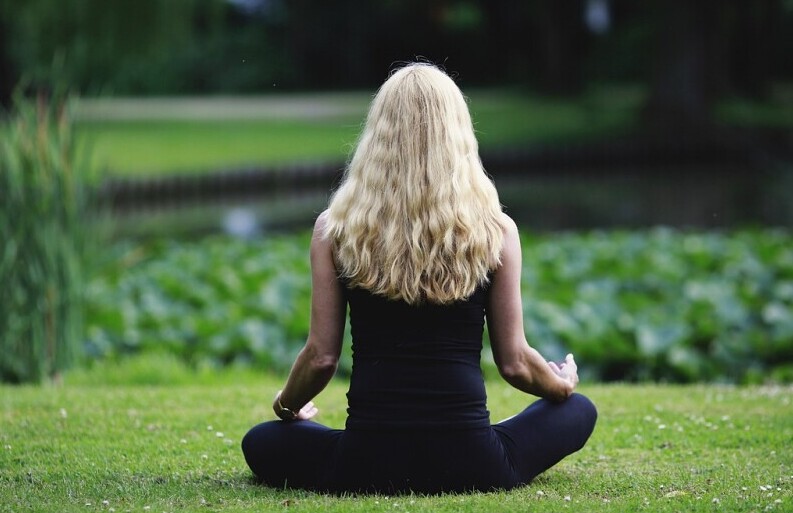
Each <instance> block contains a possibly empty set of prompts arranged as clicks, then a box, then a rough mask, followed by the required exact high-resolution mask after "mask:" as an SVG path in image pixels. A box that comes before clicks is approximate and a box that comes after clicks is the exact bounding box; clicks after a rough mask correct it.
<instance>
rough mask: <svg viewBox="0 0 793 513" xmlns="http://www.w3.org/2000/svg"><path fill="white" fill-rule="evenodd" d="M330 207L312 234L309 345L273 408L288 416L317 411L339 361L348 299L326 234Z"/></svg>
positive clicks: (299, 416) (301, 417)
mask: <svg viewBox="0 0 793 513" xmlns="http://www.w3.org/2000/svg"><path fill="white" fill-rule="evenodd" d="M326 216H327V211H325V212H323V213H322V214H320V216H319V217H318V218H317V221H316V223H315V224H314V234H313V236H312V238H311V325H310V326H309V333H308V339H307V340H306V345H305V346H304V347H303V349H302V350H301V351H300V353H299V354H298V356H297V359H296V360H295V363H294V364H293V365H292V370H291V371H290V372H289V377H288V378H287V380H286V385H285V386H284V389H283V390H282V391H281V392H279V393H278V394H277V395H276V398H275V400H274V401H273V410H274V411H275V413H276V415H278V416H279V417H281V418H283V419H287V417H288V414H287V413H286V412H284V411H283V410H282V408H286V409H288V410H290V411H292V412H294V413H296V414H297V417H296V419H298V420H307V419H309V418H311V417H313V416H314V415H315V414H316V413H317V409H316V408H315V407H314V406H313V403H311V400H312V399H313V398H314V397H315V396H316V395H317V394H319V393H320V392H321V391H322V390H323V389H324V388H325V386H326V385H327V384H328V382H329V381H330V380H331V378H332V377H333V375H334V374H335V373H336V367H337V366H338V363H339V355H340V354H341V344H342V338H343V336H344V320H345V317H346V314H347V302H346V300H345V298H344V291H343V289H342V285H341V283H340V282H339V280H338V277H337V273H336V266H335V264H334V262H333V253H332V246H331V241H330V240H327V239H326V238H325V237H324V232H325V222H326ZM279 403H280V404H279Z"/></svg>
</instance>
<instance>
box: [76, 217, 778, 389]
mask: <svg viewBox="0 0 793 513" xmlns="http://www.w3.org/2000/svg"><path fill="white" fill-rule="evenodd" d="M309 240H310V237H309V235H308V234H300V235H293V236H286V235H280V236H272V237H268V238H266V239H262V240H257V241H239V240H229V239H227V238H223V237H212V238H207V239H203V240H200V241H195V242H187V243H179V242H174V241H164V242H157V243H153V244H135V243H133V242H129V241H128V242H126V243H124V244H122V245H118V246H116V248H115V249H114V252H115V257H114V258H113V259H112V262H113V263H112V264H111V265H110V266H109V267H108V268H107V270H106V271H105V272H103V273H102V274H101V275H100V276H99V277H97V279H95V280H93V281H92V283H91V286H90V289H89V331H88V335H89V336H88V346H89V348H90V351H91V353H92V354H95V355H100V356H101V355H105V356H114V355H123V354H127V353H131V352H132V353H134V352H149V351H168V352H172V353H173V354H176V355H178V356H179V357H180V358H182V359H183V360H185V361H187V362H189V363H191V364H192V365H196V366H202V367H203V366H205V364H206V363H209V364H210V365H226V364H239V363H242V364H248V365H252V366H255V367H259V368H263V369H275V370H279V371H284V370H287V369H288V368H289V366H290V365H291V363H292V360H293V358H294V356H295V354H296V353H297V351H298V350H299V349H300V347H301V346H302V344H303V342H304V341H305V337H306V335H307V334H308V326H309V306H310V301H311V282H310V279H311V278H310V270H309V258H308V247H309ZM523 256H524V267H523V282H522V291H523V298H524V322H525V330H526V336H527V339H528V341H529V342H530V343H531V344H532V345H534V346H537V347H538V348H539V349H540V350H541V351H542V352H543V353H544V354H545V355H546V356H547V357H549V358H562V357H563V356H564V354H565V353H566V352H568V351H572V352H574V353H575V354H576V355H577V357H578V360H579V362H580V363H581V372H582V374H584V377H586V378H592V379H603V380H631V381H645V380H654V381H676V382H679V381H719V380H721V381H732V382H745V381H762V380H767V379H776V380H782V381H790V379H791V376H792V375H793V236H791V234H790V233H789V232H787V231H782V230H759V231H740V232H733V233H718V232H702V233H697V232H681V231H676V230H671V229H654V230H648V231H635V232H599V231H596V232H591V233H584V234H578V233H560V234H549V235H542V236H530V235H527V234H524V236H523ZM344 351H345V352H344V359H343V361H342V372H349V370H350V358H349V341H347V342H345V349H344ZM486 356H487V355H486ZM486 361H487V360H486Z"/></svg>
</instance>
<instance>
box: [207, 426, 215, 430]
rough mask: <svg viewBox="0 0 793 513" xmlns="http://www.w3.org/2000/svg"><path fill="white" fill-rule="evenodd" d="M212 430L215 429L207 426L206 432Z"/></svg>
mask: <svg viewBox="0 0 793 513" xmlns="http://www.w3.org/2000/svg"><path fill="white" fill-rule="evenodd" d="M213 429H215V428H213V427H212V426H207V431H212V430H213Z"/></svg>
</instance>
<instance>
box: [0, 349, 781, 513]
mask: <svg viewBox="0 0 793 513" xmlns="http://www.w3.org/2000/svg"><path fill="white" fill-rule="evenodd" d="M144 363H145V365H141V362H138V364H132V365H131V366H130V365H122V366H121V367H113V366H109V367H105V368H103V369H98V370H97V369H95V370H93V371H81V372H78V373H73V374H67V376H66V384H65V385H62V386H44V387H7V386H4V387H0V404H2V417H1V418H0V426H2V429H0V511H14V512H19V511H81V512H91V511H101V512H111V511H114V512H124V511H140V512H144V511H151V512H160V511H177V510H178V511H284V510H286V509H287V508H286V506H288V509H289V510H290V511H320V510H321V511H341V512H351V511H366V512H369V511H389V512H397V511H398V512H404V511H410V512H415V511H487V512H490V511H527V510H530V511H539V512H542V511H607V512H608V511H652V512H656V511H660V512H667V511H668V512H672V511H747V512H748V511H767V510H771V511H790V510H791V506H792V504H793V456H792V455H791V452H790V442H791V438H793V408H791V400H793V389H791V388H779V387H750V388H741V387H737V388H736V387H727V386H704V385H698V386H685V387H681V386H653V385H646V386H625V385H590V384H584V385H582V386H581V387H580V390H581V391H582V392H583V393H585V394H587V395H589V396H590V397H591V398H592V399H593V400H594V402H595V403H596V404H597V406H598V408H599V412H600V418H599V420H598V425H597V427H596V429H595V433H594V435H593V437H592V439H591V440H590V442H589V444H588V445H587V446H586V447H585V448H584V449H583V450H582V451H580V452H579V453H577V454H574V455H572V456H571V457H569V458H568V459H566V460H565V461H563V462H562V463H561V464H559V465H557V466H556V467H554V468H553V469H551V470H549V471H548V472H546V473H545V474H544V475H542V476H540V477H538V478H537V479H536V480H535V481H534V482H533V483H532V484H530V485H529V486H526V487H523V488H520V489H517V490H513V491H511V492H499V493H484V494H481V493H480V494H472V495H447V496H440V497H423V496H400V497H385V496H368V497H356V498H352V497H341V498H339V497H331V496H326V495H321V494H314V493H307V492H300V491H289V490H274V489H269V488H266V487H261V486H258V485H255V484H254V482H253V481H252V479H251V475H250V473H249V471H248V469H247V467H246V465H245V462H244V460H243V458H242V454H241V452H240V449H239V441H240V439H241V437H242V436H243V435H244V433H245V432H246V430H247V429H248V428H249V427H250V426H252V425H253V424H254V423H256V422H259V421H261V420H264V419H269V418H272V412H271V411H270V408H269V404H270V397H271V396H272V394H273V392H274V391H275V390H276V389H277V388H278V387H279V386H280V384H281V383H282V379H280V378H275V377H268V376H256V375H253V374H251V373H248V372H234V373H223V374H220V375H216V374H213V373H210V372H207V371H204V372H202V373H201V374H200V375H199V376H201V377H200V378H199V379H197V378H196V377H195V376H194V377H193V378H192V381H191V380H190V379H185V375H184V374H183V373H180V372H177V373H176V374H177V375H176V376H175V377H173V374H171V373H169V369H171V367H170V365H171V364H170V363H166V364H163V365H161V366H160V367H159V368H157V364H156V363H154V362H153V361H149V362H144ZM582 363H583V362H582ZM583 365H585V363H583ZM152 366H153V367H154V369H153V370H152V369H151V367H152ZM144 367H149V371H148V372H149V376H148V377H146V373H147V371H145V370H144ZM171 370H173V369H171ZM111 374H114V375H116V376H120V377H124V378H127V379H129V380H131V381H133V382H137V383H140V384H136V385H129V384H126V385H108V384H106V383H105V384H102V383H103V382H105V378H107V377H108V376H110V375H111ZM158 376H159V377H158ZM142 383H157V384H154V385H151V384H150V385H146V384H142ZM487 388H488V394H489V407H490V410H491V414H492V418H493V419H500V418H503V417H505V416H507V415H509V414H511V413H514V412H515V411H517V410H519V409H520V408H522V407H523V406H524V405H525V404H527V402H528V401H529V398H528V397H527V396H525V395H523V394H521V393H520V392H518V391H516V390H514V389H512V388H510V387H509V386H507V385H506V384H504V383H503V382H501V381H500V380H491V381H488V383H487ZM345 391H346V383H344V382H342V381H334V382H333V383H332V384H331V385H330V386H329V387H328V389H326V390H325V391H324V392H323V393H322V394H321V395H320V396H319V398H318V400H317V403H318V405H319V407H320V408H321V410H322V411H321V413H320V415H321V419H320V420H321V421H323V422H325V423H327V424H329V425H332V426H342V425H343V422H344V415H345V413H344V408H345V399H344V392H345ZM767 487H768V488H767ZM565 497H569V500H566V499H565ZM104 501H107V502H106V503H105V502H104Z"/></svg>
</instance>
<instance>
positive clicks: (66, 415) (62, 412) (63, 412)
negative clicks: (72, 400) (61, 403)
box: [59, 408, 69, 419]
mask: <svg viewBox="0 0 793 513" xmlns="http://www.w3.org/2000/svg"><path fill="white" fill-rule="evenodd" d="M59 413H60V415H61V418H62V419H65V418H66V417H68V416H69V412H67V411H66V408H61V410H60V412H59Z"/></svg>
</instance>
